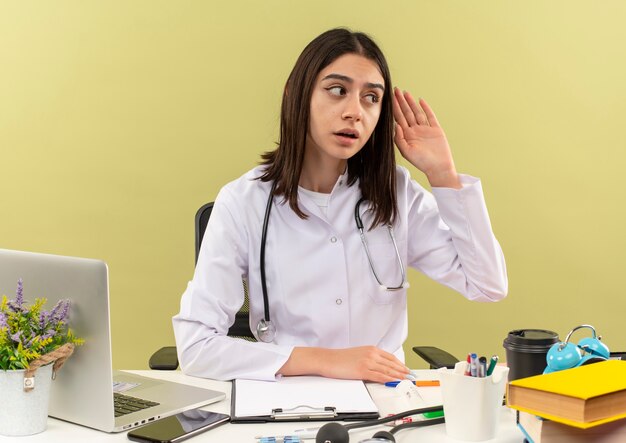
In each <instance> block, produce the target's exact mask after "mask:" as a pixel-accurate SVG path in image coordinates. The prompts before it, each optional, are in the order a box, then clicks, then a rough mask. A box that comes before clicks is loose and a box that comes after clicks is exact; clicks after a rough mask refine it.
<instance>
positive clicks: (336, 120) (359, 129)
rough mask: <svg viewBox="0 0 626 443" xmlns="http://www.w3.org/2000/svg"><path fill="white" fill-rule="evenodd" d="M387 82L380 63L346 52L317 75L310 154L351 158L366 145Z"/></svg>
mask: <svg viewBox="0 0 626 443" xmlns="http://www.w3.org/2000/svg"><path fill="white" fill-rule="evenodd" d="M384 92H385V82H384V79H383V76H382V74H381V73H380V71H379V69H378V65H377V64H376V63H375V62H374V61H372V60H370V59H368V58H365V57H363V56H361V55H358V54H345V55H342V56H341V57H339V58H337V59H336V60H335V61H334V62H332V63H331V64H330V65H328V66H326V67H325V68H324V69H323V70H322V71H321V72H320V73H319V74H318V76H317V78H316V80H315V84H314V86H313V93H312V94H311V109H310V118H309V131H308V134H307V141H306V150H307V151H308V152H307V154H308V155H309V156H310V155H313V156H319V157H322V158H326V160H329V159H335V160H344V161H345V160H347V159H349V158H350V157H352V156H353V155H355V154H356V153H358V152H359V151H360V150H361V148H362V147H363V146H364V145H365V143H366V142H367V140H369V138H370V136H371V135H372V132H374V128H375V127H376V124H377V123H378V117H379V116H380V111H381V108H382V100H383V94H384Z"/></svg>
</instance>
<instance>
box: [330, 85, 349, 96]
mask: <svg viewBox="0 0 626 443" xmlns="http://www.w3.org/2000/svg"><path fill="white" fill-rule="evenodd" d="M326 90H327V91H328V92H330V93H331V94H332V95H336V96H341V95H346V90H345V89H344V88H343V86H331V87H330V88H326Z"/></svg>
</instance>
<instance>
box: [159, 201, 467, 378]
mask: <svg viewBox="0 0 626 443" xmlns="http://www.w3.org/2000/svg"><path fill="white" fill-rule="evenodd" d="M212 210H213V202H209V203H207V204H205V205H203V206H202V207H200V209H198V211H197V212H196V217H195V231H196V241H195V247H196V263H197V262H198V254H199V253H200V245H201V244H202V237H203V236H204V231H206V226H207V224H208V223H209V218H210V217H211V211H212ZM242 285H243V291H244V303H243V306H242V307H241V308H240V309H239V312H237V314H235V322H234V323H233V325H232V326H231V327H230V328H229V329H228V335H229V336H231V337H238V338H243V339H246V340H250V341H256V338H254V335H253V334H252V331H251V330H250V321H249V317H250V313H249V310H250V302H249V300H248V285H247V282H246V280H242ZM413 351H414V352H415V353H416V354H417V355H419V356H420V357H421V358H423V359H424V360H425V361H426V362H427V363H428V364H429V365H430V367H431V369H437V368H441V367H447V368H454V364H455V363H456V362H458V361H459V360H458V359H457V358H456V357H455V356H453V355H451V354H449V353H447V352H446V351H444V350H442V349H439V348H437V347H433V346H415V347H413ZM148 365H149V366H150V369H160V370H174V369H176V368H178V356H177V354H176V346H165V347H163V348H161V349H159V350H158V351H156V352H155V353H154V354H152V356H151V357H150V360H149V362H148Z"/></svg>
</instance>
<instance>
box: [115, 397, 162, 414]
mask: <svg viewBox="0 0 626 443" xmlns="http://www.w3.org/2000/svg"><path fill="white" fill-rule="evenodd" d="M158 404H159V403H156V402H154V401H148V400H143V399H141V398H137V397H131V396H130V395H124V394H120V393H119V392H114V393H113V405H114V406H115V416H116V417H121V416H122V415H126V414H132V413H133V412H137V411H141V410H142V409H147V408H151V407H153V406H157V405H158Z"/></svg>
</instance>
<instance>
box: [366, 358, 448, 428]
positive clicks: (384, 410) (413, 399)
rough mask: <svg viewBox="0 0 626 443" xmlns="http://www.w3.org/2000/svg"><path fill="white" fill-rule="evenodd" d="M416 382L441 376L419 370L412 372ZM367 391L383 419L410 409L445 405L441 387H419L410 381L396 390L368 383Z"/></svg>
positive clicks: (427, 370) (429, 370)
mask: <svg viewBox="0 0 626 443" xmlns="http://www.w3.org/2000/svg"><path fill="white" fill-rule="evenodd" d="M411 374H412V375H413V376H414V378H415V379H416V380H439V374H438V373H437V371H436V370H434V369H418V370H413V371H411ZM367 389H368V391H370V394H371V395H372V398H374V399H375V402H376V406H378V410H379V413H380V416H381V417H386V416H387V415H390V414H397V413H399V412H403V411H407V410H409V409H418V408H427V407H429V406H439V405H441V404H443V397H442V395H441V387H439V386H428V387H417V386H415V385H413V384H411V383H410V382H409V381H405V382H402V383H400V384H398V386H396V387H395V388H391V387H387V386H385V385H383V384H379V383H368V384H367Z"/></svg>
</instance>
